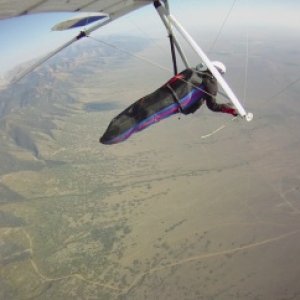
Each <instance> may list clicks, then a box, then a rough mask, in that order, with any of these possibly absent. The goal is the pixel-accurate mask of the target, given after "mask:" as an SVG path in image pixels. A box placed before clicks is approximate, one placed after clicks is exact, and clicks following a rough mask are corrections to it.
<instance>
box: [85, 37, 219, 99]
mask: <svg viewBox="0 0 300 300" xmlns="http://www.w3.org/2000/svg"><path fill="white" fill-rule="evenodd" d="M88 37H89V38H90V39H92V40H94V41H95V42H98V43H100V44H103V45H105V46H108V47H111V48H113V49H116V50H118V51H121V52H124V53H126V54H128V55H130V56H132V57H135V58H137V59H139V60H141V61H144V62H146V63H148V64H150V65H152V66H155V67H157V68H159V69H161V70H163V71H166V72H168V73H170V74H173V71H172V70H171V69H169V68H167V67H164V66H163V65H161V64H159V63H157V62H154V61H153V60H150V59H148V58H146V57H144V56H141V55H138V54H135V53H132V52H131V51H128V50H125V49H122V48H120V47H118V46H116V45H114V44H111V43H108V42H105V41H103V40H100V39H98V38H94V37H91V36H88ZM197 73H199V74H202V72H197ZM178 80H181V81H183V82H185V83H188V84H190V85H191V86H192V87H194V88H195V89H197V90H199V91H201V92H203V93H205V94H206V95H209V96H214V95H212V94H210V93H209V92H207V91H206V90H204V89H202V88H200V87H198V86H196V85H195V84H193V83H191V82H189V81H186V80H184V79H182V78H178Z"/></svg>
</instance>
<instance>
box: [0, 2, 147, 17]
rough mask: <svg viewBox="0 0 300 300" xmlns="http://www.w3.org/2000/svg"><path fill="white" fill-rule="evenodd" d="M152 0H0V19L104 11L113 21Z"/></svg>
mask: <svg viewBox="0 0 300 300" xmlns="http://www.w3.org/2000/svg"><path fill="white" fill-rule="evenodd" d="M152 2H153V1H152V0H72V1H67V0H22V1H15V0H0V19H6V18H11V17H18V16H24V15H28V14H35V13H47V12H78V13H79V12H94V13H97V12H98V13H104V14H107V15H109V16H110V20H111V21H113V20H115V19H116V18H119V17H121V16H123V15H125V14H127V13H130V12H132V11H134V10H135V9H138V8H140V7H143V6H145V5H147V4H151V3H152Z"/></svg>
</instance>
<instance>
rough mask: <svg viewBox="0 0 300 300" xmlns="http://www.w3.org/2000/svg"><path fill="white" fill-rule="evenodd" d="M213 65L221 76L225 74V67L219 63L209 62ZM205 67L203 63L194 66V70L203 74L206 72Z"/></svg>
mask: <svg viewBox="0 0 300 300" xmlns="http://www.w3.org/2000/svg"><path fill="white" fill-rule="evenodd" d="M211 63H212V64H213V66H214V67H215V68H216V69H217V70H218V71H219V72H220V74H221V75H223V74H225V73H226V66H225V65H224V64H223V63H222V62H220V61H212V62H211ZM207 69H208V68H207V66H206V64H205V63H200V64H198V65H197V66H196V70H197V71H198V72H205V71H207Z"/></svg>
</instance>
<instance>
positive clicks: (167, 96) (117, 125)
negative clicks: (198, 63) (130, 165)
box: [100, 69, 205, 144]
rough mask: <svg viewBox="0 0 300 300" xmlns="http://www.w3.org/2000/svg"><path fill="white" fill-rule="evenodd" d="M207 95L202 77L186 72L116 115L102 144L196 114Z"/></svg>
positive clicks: (193, 72) (117, 141) (192, 71)
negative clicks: (172, 118)
mask: <svg viewBox="0 0 300 300" xmlns="http://www.w3.org/2000/svg"><path fill="white" fill-rule="evenodd" d="M204 93H205V92H204V84H203V83H202V79H201V77H200V76H198V74H197V72H196V71H195V70H193V69H186V70H184V71H183V72H181V73H179V74H178V75H176V76H174V77H173V78H172V79H171V80H169V81H168V82H167V83H166V84H164V85H163V86H161V87H160V88H159V89H157V90H156V91H154V92H153V93H151V94H149V95H147V96H145V97H143V98H141V99H139V100H138V101H136V102H135V103H133V104H132V105H130V106H129V107H128V108H126V109H125V110H124V111H123V112H121V113H120V114H119V115H117V116H116V117H115V118H114V119H113V120H112V121H111V122H110V124H109V126H108V128H107V130H106V131H105V133H104V134H103V136H102V137H101V138H100V142H101V143H102V144H116V143H120V142H122V141H124V140H126V139H128V138H129V137H130V136H131V135H132V134H134V133H136V132H138V131H141V130H143V129H145V128H147V127H148V126H150V125H152V124H154V123H157V122H159V121H160V120H162V119H165V118H167V117H169V116H171V115H173V114H177V113H179V112H182V113H184V114H189V113H193V112H194V111H195V110H196V109H197V108H199V106H200V105H201V104H202V98H203V96H204ZM195 107H196V108H195Z"/></svg>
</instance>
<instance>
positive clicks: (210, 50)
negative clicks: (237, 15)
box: [208, 0, 237, 53]
mask: <svg viewBox="0 0 300 300" xmlns="http://www.w3.org/2000/svg"><path fill="white" fill-rule="evenodd" d="M236 2H237V0H234V1H233V2H232V5H231V7H230V9H229V11H228V13H227V15H226V16H225V19H224V20H223V23H222V25H221V27H220V29H219V31H218V33H217V36H216V38H215V39H214V41H213V42H212V44H211V46H210V48H209V50H208V53H210V52H212V50H213V48H214V47H215V45H216V43H217V41H218V39H219V38H220V36H221V33H222V31H223V28H224V26H225V25H226V23H227V21H228V19H229V17H230V15H231V13H232V10H233V8H234V6H235V4H236Z"/></svg>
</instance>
